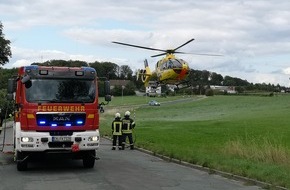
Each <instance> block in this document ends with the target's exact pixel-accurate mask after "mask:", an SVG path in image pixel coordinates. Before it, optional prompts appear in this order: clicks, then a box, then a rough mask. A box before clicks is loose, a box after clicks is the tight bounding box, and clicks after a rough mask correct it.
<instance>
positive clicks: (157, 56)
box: [151, 53, 167, 57]
mask: <svg viewBox="0 0 290 190" xmlns="http://www.w3.org/2000/svg"><path fill="white" fill-rule="evenodd" d="M166 54H167V53H160V54H157V55H152V56H151V57H159V56H162V55H166Z"/></svg>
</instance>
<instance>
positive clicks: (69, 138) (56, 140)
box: [52, 136, 71, 142]
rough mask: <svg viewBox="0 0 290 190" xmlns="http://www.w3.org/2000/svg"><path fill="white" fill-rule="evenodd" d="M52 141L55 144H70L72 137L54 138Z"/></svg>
mask: <svg viewBox="0 0 290 190" xmlns="http://www.w3.org/2000/svg"><path fill="white" fill-rule="evenodd" d="M52 141H53V142H70V141H71V137H61V136H59V137H52Z"/></svg>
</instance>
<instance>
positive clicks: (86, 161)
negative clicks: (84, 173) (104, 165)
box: [83, 151, 95, 168]
mask: <svg viewBox="0 0 290 190" xmlns="http://www.w3.org/2000/svg"><path fill="white" fill-rule="evenodd" d="M83 165H84V167H85V168H93V167H94V165H95V151H88V152H86V153H85V154H84V156H83Z"/></svg>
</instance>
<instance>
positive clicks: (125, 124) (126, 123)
mask: <svg viewBox="0 0 290 190" xmlns="http://www.w3.org/2000/svg"><path fill="white" fill-rule="evenodd" d="M134 128H135V122H134V120H133V119H131V118H130V112H129V111H126V112H125V116H124V118H123V119H122V133H123V138H122V139H123V143H122V149H123V150H124V149H125V144H126V139H127V137H128V139H129V143H130V149H131V150H133V149H134V142H133V136H132V132H133V131H132V130H133V129H134Z"/></svg>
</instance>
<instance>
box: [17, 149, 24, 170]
mask: <svg viewBox="0 0 290 190" xmlns="http://www.w3.org/2000/svg"><path fill="white" fill-rule="evenodd" d="M25 157H26V155H25V153H23V152H17V154H16V160H17V170H18V171H25V170H27V160H23V159H24V158H25Z"/></svg>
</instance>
